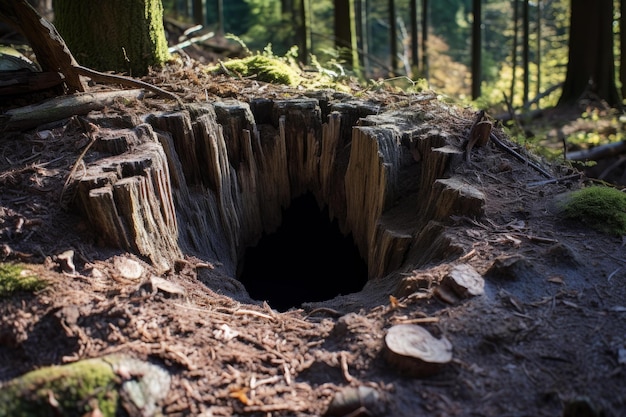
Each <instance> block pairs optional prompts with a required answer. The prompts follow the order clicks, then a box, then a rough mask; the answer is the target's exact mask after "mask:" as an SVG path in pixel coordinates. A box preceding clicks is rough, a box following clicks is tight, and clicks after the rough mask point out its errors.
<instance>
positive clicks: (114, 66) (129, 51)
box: [54, 0, 169, 77]
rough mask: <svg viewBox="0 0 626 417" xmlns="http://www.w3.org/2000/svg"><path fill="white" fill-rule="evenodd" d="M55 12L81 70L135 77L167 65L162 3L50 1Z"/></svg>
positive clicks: (146, 0)
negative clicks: (84, 68) (85, 67)
mask: <svg viewBox="0 0 626 417" xmlns="http://www.w3.org/2000/svg"><path fill="white" fill-rule="evenodd" d="M54 12H55V21H54V24H55V26H56V27H57V29H58V30H59V33H61V35H62V36H63V38H64V39H65V41H66V42H67V45H68V46H69V48H70V49H71V50H72V52H73V53H74V56H76V58H77V60H78V61H79V62H80V63H81V65H84V66H87V67H90V68H95V69H97V70H100V71H114V72H118V73H128V74H130V75H132V76H135V77H137V76H142V75H145V74H146V73H147V72H148V69H149V68H150V67H161V66H163V64H164V63H165V62H166V61H167V60H168V59H169V53H168V50H167V41H166V39H165V31H164V29H163V6H162V4H161V0H141V1H130V2H129V1H126V0H106V1H98V2H85V1H81V0H55V2H54Z"/></svg>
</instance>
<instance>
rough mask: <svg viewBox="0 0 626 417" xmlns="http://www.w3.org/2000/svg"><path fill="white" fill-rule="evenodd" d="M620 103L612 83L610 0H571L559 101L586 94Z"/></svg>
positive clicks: (567, 100) (611, 12)
mask: <svg viewBox="0 0 626 417" xmlns="http://www.w3.org/2000/svg"><path fill="white" fill-rule="evenodd" d="M589 93H591V94H593V95H596V96H597V98H599V99H602V100H605V101H606V102H607V103H608V104H609V105H610V106H613V107H621V99H620V97H619V93H618V91H617V86H616V83H615V62H614V54H613V0H597V1H595V2H589V1H587V0H572V13H571V24H570V38H569V60H568V63H567V76H566V77H565V82H564V84H563V92H562V93H561V98H560V99H559V105H567V104H573V103H575V102H577V101H578V100H579V99H580V98H581V97H582V96H583V95H585V94H589Z"/></svg>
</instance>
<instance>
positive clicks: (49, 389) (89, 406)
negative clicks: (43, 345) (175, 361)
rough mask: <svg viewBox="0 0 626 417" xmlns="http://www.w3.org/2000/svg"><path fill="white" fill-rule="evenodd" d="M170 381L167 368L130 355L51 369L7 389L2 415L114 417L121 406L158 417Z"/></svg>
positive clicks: (1, 395)
mask: <svg viewBox="0 0 626 417" xmlns="http://www.w3.org/2000/svg"><path fill="white" fill-rule="evenodd" d="M170 379H171V378H170V376H169V374H168V373H167V371H165V370H164V369H162V368H160V367H158V366H156V365H153V364H150V363H147V362H143V361H141V360H138V359H135V358H132V357H129V356H125V355H112V356H106V357H103V358H95V359H86V360H82V361H79V362H75V363H72V364H69V365H62V366H50V367H46V368H41V369H37V370H35V371H32V372H29V373H27V374H25V375H22V376H20V377H18V378H15V379H13V380H11V381H9V382H7V383H5V384H2V385H1V386H0V416H40V415H63V416H82V415H84V414H85V413H88V412H92V411H94V410H96V409H98V410H99V411H100V413H101V415H102V416H105V417H113V416H116V415H117V414H116V413H117V410H118V408H119V406H120V405H121V406H122V407H123V408H124V409H126V410H127V412H129V413H130V415H133V416H140V417H152V416H157V415H160V409H159V408H160V407H159V406H158V403H159V402H160V401H162V400H163V399H164V398H165V396H166V395H167V393H168V391H169V386H170Z"/></svg>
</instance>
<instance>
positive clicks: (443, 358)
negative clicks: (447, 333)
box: [385, 324, 452, 377]
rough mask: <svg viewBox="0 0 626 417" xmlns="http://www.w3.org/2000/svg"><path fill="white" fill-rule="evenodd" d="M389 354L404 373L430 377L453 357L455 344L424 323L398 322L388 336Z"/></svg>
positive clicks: (393, 362) (386, 353) (387, 350)
mask: <svg viewBox="0 0 626 417" xmlns="http://www.w3.org/2000/svg"><path fill="white" fill-rule="evenodd" d="M385 358H386V360H387V362H388V363H389V364H390V365H392V366H393V367H395V368H396V369H398V370H400V371H401V372H402V373H406V374H408V375H410V376H414V377H427V376H431V375H433V374H436V373H437V372H439V371H440V370H441V369H442V367H443V366H444V365H445V364H447V363H449V362H450V361H451V360H452V344H451V343H450V341H449V340H448V339H446V338H445V337H442V338H441V339H437V338H435V337H434V336H433V335H432V334H430V333H429V332H428V330H426V329H425V328H423V327H421V326H417V325H414V324H398V325H396V326H393V327H391V328H390V329H389V330H388V331H387V335H386V336H385Z"/></svg>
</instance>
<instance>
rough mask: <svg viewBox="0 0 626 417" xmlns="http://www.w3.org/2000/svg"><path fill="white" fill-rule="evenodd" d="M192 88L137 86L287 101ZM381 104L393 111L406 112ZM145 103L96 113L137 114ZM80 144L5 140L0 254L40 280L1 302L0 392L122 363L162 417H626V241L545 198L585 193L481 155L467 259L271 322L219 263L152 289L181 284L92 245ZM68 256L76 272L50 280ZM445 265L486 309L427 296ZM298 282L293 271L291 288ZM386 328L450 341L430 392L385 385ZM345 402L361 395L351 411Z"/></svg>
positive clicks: (195, 96)
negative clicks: (39, 373)
mask: <svg viewBox="0 0 626 417" xmlns="http://www.w3.org/2000/svg"><path fill="white" fill-rule="evenodd" d="M193 75H194V74H193V70H192V69H189V68H187V69H181V68H169V69H166V70H165V71H164V72H160V73H154V74H152V75H151V76H150V77H146V80H147V81H151V82H153V83H155V84H157V85H160V86H162V87H163V88H166V89H169V90H171V91H175V92H177V93H178V94H179V95H181V96H183V97H184V99H185V100H205V99H207V97H208V98H215V99H218V98H219V97H229V96H230V97H237V98H240V99H242V100H245V99H246V98H249V97H252V96H254V95H255V94H261V93H262V94H263V95H264V96H272V95H275V96H281V95H284V94H286V90H284V89H282V88H281V87H272V86H267V85H264V84H263V85H261V84H259V83H256V82H255V81H254V80H239V81H233V80H228V79H226V78H225V77H224V76H219V77H208V76H197V75H198V74H196V76H193ZM261 87H262V90H261V92H260V91H259V88H261ZM296 93H297V92H290V93H289V94H296ZM368 94H374V93H373V92H370V93H368ZM379 94H380V99H381V102H383V103H384V104H386V105H389V106H394V105H395V106H397V105H398V104H397V103H398V102H401V101H402V100H403V97H402V95H401V94H391V93H388V92H381V93H379ZM151 103H152V104H151ZM154 103H158V100H154V101H153V102H150V101H146V102H145V103H139V104H135V105H134V106H132V107H129V106H124V105H121V104H120V105H118V106H114V107H112V108H111V109H109V111H111V112H125V113H129V112H133V111H134V112H138V113H141V112H144V111H146V108H149V107H150V106H151V105H153V104H154ZM144 106H145V107H144ZM81 132H82V131H81V130H80V129H79V128H78V127H77V126H76V123H75V121H73V120H65V121H64V122H63V123H61V124H55V125H50V126H42V127H40V128H39V129H36V131H30V132H26V133H25V134H23V135H22V134H20V135H2V136H0V143H1V145H0V149H1V155H0V240H1V244H2V252H1V256H2V257H3V258H4V260H5V261H6V262H14V261H15V262H22V263H25V264H26V265H27V267H28V268H29V269H30V270H32V271H34V272H36V273H37V274H39V275H40V276H41V277H44V278H45V279H46V280H48V281H49V283H50V285H49V286H48V287H47V288H46V289H44V290H41V291H39V292H37V293H35V294H28V293H19V294H15V295H13V296H12V297H10V298H5V299H1V300H0V382H6V381H8V380H10V379H11V378H14V377H17V376H19V375H21V374H23V373H25V372H27V371H30V370H33V369H36V368H39V367H43V366H46V365H51V364H63V363H71V362H75V361H77V360H80V359H84V358H92V357H100V356H103V355H106V354H109V353H128V354H131V355H133V356H135V357H137V358H140V359H143V360H147V361H150V362H153V363H156V364H159V365H160V366H162V367H163V368H165V369H166V370H167V371H168V372H169V373H170V374H171V375H172V384H171V387H170V391H169V393H168V395H167V396H166V398H165V400H164V401H163V403H162V404H161V408H162V412H163V415H166V416H205V417H208V416H235V415H250V416H321V415H324V414H326V413H327V412H329V405H330V403H331V401H332V400H333V398H335V397H336V396H337V394H338V393H339V394H340V396H341V395H343V397H342V398H347V399H346V400H345V401H344V402H345V404H342V406H340V407H335V406H333V407H331V409H330V412H331V414H334V415H340V416H352V417H356V416H368V415H369V416H398V417H399V416H446V417H447V416H498V417H505V416H516V417H521V416H546V417H547V416H551V417H554V416H559V415H567V416H569V417H572V416H600V415H603V416H615V417H618V416H626V268H625V266H626V265H625V264H626V249H625V248H624V241H623V239H622V238H621V237H614V236H608V235H604V234H600V233H598V232H595V231H594V230H591V229H589V228H586V227H585V226H584V225H581V224H579V223H574V222H570V221H566V220H563V219H561V218H560V217H559V216H558V213H557V212H555V210H554V200H555V196H557V195H559V194H561V193H563V192H567V191H568V190H571V189H572V188H576V187H578V186H579V185H580V184H581V181H582V180H575V181H573V182H572V181H570V182H567V181H565V182H563V183H551V184H544V185H538V184H535V183H537V182H538V181H541V180H542V179H545V178H542V177H541V176H540V175H538V173H537V172H536V171H535V170H533V169H532V168H531V167H529V166H525V165H524V164H523V163H520V162H519V161H516V160H514V159H513V158H511V157H510V156H508V155H506V154H504V153H502V152H501V151H500V150H498V149H497V148H495V147H488V148H486V149H484V150H479V151H477V153H476V154H475V156H474V159H473V162H474V164H473V165H472V166H471V167H470V166H463V167H461V168H459V169H460V170H464V171H463V172H461V174H463V175H464V177H465V178H467V179H468V181H471V182H472V183H473V184H475V186H477V187H478V188H479V189H480V190H481V191H482V192H483V193H484V194H485V195H486V207H485V215H484V216H483V217H482V218H479V219H467V218H452V219H450V221H449V223H448V225H447V226H448V230H449V234H450V236H452V238H453V240H454V243H455V245H457V246H459V247H461V248H463V251H462V253H460V254H457V255H454V256H452V257H451V258H449V259H446V260H442V261H441V262H438V263H433V264H431V265H427V266H425V267H422V268H419V269H414V270H410V269H408V270H403V271H399V272H397V273H393V274H390V275H389V276H388V277H384V278H380V279H378V280H374V281H370V282H369V283H368V284H367V285H366V286H365V288H364V289H363V290H362V291H360V292H358V293H354V294H348V295H345V296H339V297H337V298H335V299H332V300H328V301H325V302H320V303H308V304H305V305H303V306H302V308H294V309H291V310H289V311H286V312H278V311H276V310H273V309H272V308H271V306H269V305H267V304H266V303H263V302H261V301H254V300H251V299H249V298H248V297H246V296H245V293H244V292H243V290H242V285H241V283H239V282H238V281H237V280H236V279H235V278H234V277H229V276H226V275H225V274H223V273H221V272H220V266H219V259H195V258H192V257H186V258H185V259H183V260H181V261H180V262H178V264H177V265H176V268H175V269H173V270H171V271H169V272H168V273H166V274H165V275H162V276H161V278H165V279H166V280H167V281H168V282H169V283H172V284H175V285H176V287H173V288H169V287H166V286H161V287H160V286H159V285H157V284H154V279H153V276H154V274H155V272H154V271H153V269H152V267H151V266H150V265H148V264H146V263H145V262H143V261H142V260H141V259H139V258H137V257H136V256H134V255H133V254H129V253H123V252H120V251H117V250H115V249H112V248H107V247H103V246H101V245H99V244H98V236H95V235H94V233H93V231H92V230H91V228H90V226H89V225H88V224H86V223H85V221H84V220H83V219H82V218H81V216H80V214H78V213H76V212H74V211H73V210H71V204H70V205H67V203H68V201H70V200H71V195H68V193H66V191H67V190H66V189H65V187H64V185H65V179H66V178H67V176H68V173H69V170H70V168H71V166H72V165H73V164H74V162H75V161H76V159H77V158H78V156H79V154H80V152H81V151H82V150H83V149H84V146H85V145H86V143H87V142H86V139H85V137H84V135H83V134H82V133H81ZM494 160H497V161H498V163H499V164H501V165H504V166H505V167H504V168H502V166H501V167H500V168H501V169H499V170H497V173H494V171H493V170H490V169H489V168H488V164H487V162H490V161H491V162H493V161H494ZM505 168H506V169H505ZM67 250H73V251H74V263H75V271H72V270H71V269H70V270H69V271H68V270H67V269H66V271H62V270H61V269H60V267H59V265H60V263H59V255H60V254H62V253H63V252H65V251H67ZM503 256H518V257H519V258H518V262H517V263H516V269H515V273H514V274H512V275H511V276H508V277H507V276H502V275H497V274H496V275H493V274H488V271H489V269H490V268H491V267H492V265H493V263H494V261H496V259H497V258H502V257H503ZM129 260H132V261H135V262H136V263H137V264H139V265H140V266H141V273H140V276H139V278H134V277H129V276H128V274H125V273H123V272H121V271H123V270H124V265H127V266H128V265H136V264H135V263H133V262H131V263H129ZM311 262H315V260H311ZM458 263H466V264H469V265H471V266H472V267H474V268H475V269H476V271H478V272H479V273H480V274H482V275H483V276H484V277H485V294H483V295H480V296H477V297H473V298H470V299H466V300H461V301H458V300H457V301H454V302H452V303H451V302H446V301H444V300H443V299H442V297H441V296H438V295H437V294H438V291H437V288H438V284H439V283H440V281H441V279H442V277H443V276H444V275H445V273H446V271H447V270H448V269H449V268H450V266H451V265H455V264H458ZM299 268H306V265H300V266H297V267H294V274H295V275H297V273H298V269H299ZM242 294H244V295H242ZM390 295H394V296H395V297H396V298H395V299H393V298H390ZM399 323H416V324H419V325H421V326H423V327H425V328H427V329H428V330H429V331H430V332H431V333H433V334H434V335H436V336H438V337H442V336H445V337H446V338H447V339H448V340H449V341H450V342H451V344H452V346H453V360H452V362H451V363H449V364H447V365H446V366H445V367H444V368H443V369H442V370H441V371H440V372H439V373H437V374H435V375H433V376H429V377H422V378H416V377H410V376H406V375H404V374H402V373H400V372H398V370H397V369H395V368H394V367H393V366H390V364H389V363H388V362H387V361H386V360H385V358H384V356H383V354H382V352H383V339H384V336H385V334H386V331H387V330H388V329H389V328H390V326H392V325H394V324H399ZM349 387H352V388H359V387H367V389H373V390H370V391H367V392H369V393H370V394H372V393H373V394H372V395H369V396H365V395H362V396H361V397H359V396H358V395H357V396H354V395H352V394H351V392H350V391H346V389H347V388H349ZM357 392H358V391H357ZM365 392H366V390H364V389H363V388H362V391H361V393H365ZM351 395H352V396H351ZM337 398H339V397H337ZM586 409H589V410H586ZM591 409H593V410H591Z"/></svg>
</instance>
